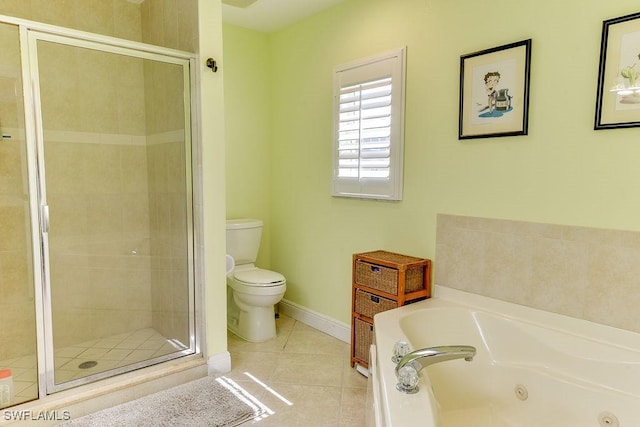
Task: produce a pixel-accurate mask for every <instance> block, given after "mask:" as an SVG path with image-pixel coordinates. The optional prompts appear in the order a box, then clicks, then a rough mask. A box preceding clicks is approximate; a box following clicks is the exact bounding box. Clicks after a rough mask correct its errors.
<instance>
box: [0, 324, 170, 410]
mask: <svg viewBox="0 0 640 427" xmlns="http://www.w3.org/2000/svg"><path fill="white" fill-rule="evenodd" d="M178 350H182V348H179V347H178V346H176V345H175V344H173V343H172V342H170V341H169V340H167V339H166V338H165V337H164V336H162V335H161V334H159V333H158V332H157V331H156V330H155V329H152V328H146V329H139V330H136V331H133V332H128V333H124V334H120V335H114V336H110V337H107V338H102V339H96V340H91V341H86V342H83V343H79V344H74V345H72V346H68V347H63V348H58V349H56V351H55V356H54V364H55V379H56V383H62V382H67V381H71V380H75V379H78V378H82V377H85V376H87V375H91V374H95V373H98V372H103V371H106V370H109V369H114V368H118V367H122V366H126V365H130V364H132V363H136V362H140V361H143V360H146V359H151V358H154V357H159V356H163V355H165V354H169V353H173V352H175V351H178ZM86 362H97V363H96V364H95V366H92V367H89V368H82V367H80V365H81V364H83V363H86ZM90 365H93V364H90ZM83 366H85V365H83ZM0 368H2V369H11V373H12V376H13V399H12V403H11V404H12V405H15V404H18V403H22V402H26V401H29V400H33V399H35V398H37V396H38V385H37V370H36V368H37V366H36V358H35V357H34V356H33V355H30V356H23V357H18V358H15V359H9V360H2V361H0Z"/></svg>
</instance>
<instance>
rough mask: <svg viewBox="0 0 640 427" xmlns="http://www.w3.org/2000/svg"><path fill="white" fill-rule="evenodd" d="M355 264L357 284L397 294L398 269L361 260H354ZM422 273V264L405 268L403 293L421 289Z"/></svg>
mask: <svg viewBox="0 0 640 427" xmlns="http://www.w3.org/2000/svg"><path fill="white" fill-rule="evenodd" d="M355 264H356V283H357V284H359V285H363V286H367V287H369V288H372V289H377V290H380V291H383V292H387V293H389V294H392V295H398V270H396V269H395V268H389V267H385V266H383V265H377V264H371V263H368V262H365V261H361V260H356V263H355ZM423 274H424V273H423V268H422V266H418V267H415V268H409V269H407V271H406V273H405V284H404V286H405V289H404V293H409V292H413V291H418V290H420V289H422V287H423Z"/></svg>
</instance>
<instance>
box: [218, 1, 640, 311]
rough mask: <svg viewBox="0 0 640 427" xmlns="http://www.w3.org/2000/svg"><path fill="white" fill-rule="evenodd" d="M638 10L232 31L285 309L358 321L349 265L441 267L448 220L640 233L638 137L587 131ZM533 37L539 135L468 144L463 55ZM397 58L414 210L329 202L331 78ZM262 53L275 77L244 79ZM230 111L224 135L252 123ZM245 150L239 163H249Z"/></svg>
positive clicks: (351, 16)
mask: <svg viewBox="0 0 640 427" xmlns="http://www.w3.org/2000/svg"><path fill="white" fill-rule="evenodd" d="M636 11H638V6H637V2H635V1H632V0H620V1H617V2H615V3H606V2H601V1H599V0H583V1H580V2H578V1H567V2H557V1H554V2H552V1H550V0H541V1H538V2H528V1H524V0H514V1H510V2H497V3H496V2H494V3H486V2H477V1H473V0H457V1H455V2H453V1H447V0H347V1H345V2H344V3H341V4H339V5H337V6H335V7H333V8H331V9H329V10H327V11H325V12H322V13H320V14H317V15H315V16H312V17H310V18H308V19H305V20H304V21H301V22H299V23H297V24H294V25H292V26H290V27H287V28H285V29H282V30H280V31H277V32H275V33H272V34H261V33H255V32H251V31H248V30H243V29H240V28H237V27H231V26H225V27H224V37H225V44H224V48H225V61H228V63H227V66H228V69H227V74H226V77H225V97H226V98H227V100H228V98H229V97H234V96H236V95H238V96H240V95H239V94H242V96H246V97H247V99H246V102H248V103H253V102H256V103H257V104H259V105H257V108H256V110H254V111H253V112H252V113H254V114H255V115H256V116H255V117H252V118H251V119H255V120H257V121H259V122H260V123H261V126H263V129H265V130H266V132H267V134H268V137H266V138H264V139H261V140H260V142H259V143H258V142H255V143H256V144H260V147H256V150H259V151H260V152H261V153H262V152H263V150H266V151H264V153H265V154H264V155H260V156H255V157H254V158H252V159H251V160H247V162H246V163H244V165H245V166H244V167H242V170H245V171H246V169H248V168H257V169H259V172H257V173H256V175H254V176H253V177H252V179H254V180H256V181H259V180H261V179H266V180H267V181H268V183H265V184H264V185H265V186H266V187H265V190H266V192H268V197H267V198H268V200H267V201H265V202H264V203H265V204H266V205H268V206H269V208H268V213H267V212H264V211H259V209H262V208H261V207H260V208H259V207H257V206H253V207H251V206H246V208H247V211H244V212H246V213H247V214H251V215H254V214H253V212H251V211H249V210H250V209H254V210H255V212H256V213H255V215H259V214H261V213H263V212H264V214H265V217H266V218H268V229H269V232H270V235H269V237H268V238H267V239H266V240H265V241H264V243H263V250H268V251H270V252H269V255H268V258H263V260H264V261H265V264H264V266H266V267H271V268H272V269H274V270H276V271H280V272H282V273H283V274H284V275H285V276H286V277H287V281H288V290H287V294H286V296H285V298H286V299H288V300H290V301H293V302H295V303H298V304H300V305H303V306H305V307H308V308H310V309H312V310H315V311H317V312H320V313H323V314H325V315H327V316H330V317H332V318H335V319H338V320H340V321H343V322H345V323H348V322H349V321H350V320H349V313H350V304H351V303H350V298H351V294H350V280H351V271H350V261H351V255H352V254H353V253H355V252H360V251H367V250H374V249H387V250H391V251H397V252H402V253H406V254H410V255H416V256H424V257H429V258H432V259H434V268H436V269H437V268H438V263H437V259H436V258H435V227H436V215H437V214H438V213H449V214H459V215H472V216H482V217H492V218H503V219H515V220H523V221H533V222H543V223H557V224H566V225H579V226H590V227H601V228H613V229H628V230H640V173H639V170H638V159H640V129H619V130H601V131H594V130H593V118H594V114H595V112H594V109H595V95H596V81H597V73H598V61H599V51H600V37H601V31H602V21H603V20H605V19H610V18H614V17H618V16H622V15H626V14H630V13H633V12H636ZM527 38H532V39H533V48H532V51H533V53H532V68H531V99H530V113H529V135H527V136H519V137H507V138H488V139H475V140H467V141H464V142H461V141H458V139H457V132H458V128H457V127H458V92H459V62H460V55H463V54H466V53H471V52H475V51H477V50H482V49H487V48H491V47H495V46H500V45H503V44H506V43H510V42H515V41H519V40H523V39H527ZM401 46H407V97H406V100H407V101H406V116H405V118H406V121H405V173H404V184H405V187H404V200H402V201H401V202H380V201H367V200H354V199H341V198H332V197H331V196H330V180H331V149H332V69H333V67H334V66H335V65H337V64H342V63H346V62H349V61H352V60H354V59H359V58H362V57H366V56H369V55H372V54H376V53H379V52H384V51H386V50H389V49H392V48H396V47H401ZM240 50H243V51H242V52H240ZM265 50H266V52H267V53H265V52H264V51H265ZM258 54H259V55H260V58H264V59H265V61H267V66H266V67H265V68H268V73H269V76H268V77H266V76H265V75H264V74H263V73H264V72H267V71H265V70H264V69H263V68H262V67H258V66H256V65H255V64H254V65H251V64H248V65H247V61H248V59H249V58H251V57H254V56H255V55H258ZM243 64H244V65H243ZM241 67H242V68H243V69H242V73H244V74H245V76H246V78H248V79H249V80H251V81H252V83H250V84H265V85H267V86H268V88H269V91H270V92H268V93H267V94H266V95H264V94H262V93H260V94H259V95H258V98H259V99H258V100H255V99H253V94H252V93H251V91H243V90H242V87H241V85H240V84H239V83H238V82H236V83H235V84H232V83H233V82H231V81H230V80H229V79H228V76H229V74H230V73H232V72H233V73H235V72H236V71H237V72H240V68H241ZM265 78H267V79H268V80H265ZM245 83H246V82H245ZM225 108H226V110H225V113H226V118H227V119H226V125H227V131H228V133H229V134H230V133H231V129H232V128H233V127H234V126H235V127H239V126H240V125H241V123H245V121H246V119H248V117H246V116H245V115H244V111H242V110H241V109H239V108H234V109H232V108H230V105H229V103H228V101H227V103H226V104H225ZM265 118H267V123H263V122H262V120H264V119H265ZM246 125H247V124H246V123H245V126H246ZM227 143H228V144H241V145H243V148H242V149H240V148H239V147H238V148H237V149H238V153H240V152H241V151H242V150H247V149H250V148H251V147H250V146H249V141H247V140H243V141H241V142H238V141H231V140H228V141H227ZM262 144H264V145H262ZM235 149H236V148H232V147H228V156H227V164H229V165H231V164H232V163H236V164H237V163H239V162H240V163H241V162H243V161H245V160H246V158H245V159H240V158H239V157H237V156H236V155H234V154H233V151H232V150H235ZM229 169H231V167H230V168H229ZM243 179H244V176H243V174H242V173H239V172H238V171H235V172H234V171H230V170H228V171H227V192H228V193H231V192H237V193H236V194H235V195H234V196H233V197H234V200H232V199H231V197H229V198H228V206H227V212H228V214H229V213H234V214H235V213H238V212H240V211H241V209H240V208H239V206H240V205H241V204H242V202H241V200H242V199H243V198H250V197H253V195H256V194H258V191H257V190H256V189H254V188H247V183H246V182H245V181H243ZM245 203H246V202H245ZM257 212H260V213H257ZM264 246H268V248H265V247H264Z"/></svg>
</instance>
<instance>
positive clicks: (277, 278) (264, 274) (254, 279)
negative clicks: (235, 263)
mask: <svg viewBox="0 0 640 427" xmlns="http://www.w3.org/2000/svg"><path fill="white" fill-rule="evenodd" d="M233 278H234V279H235V280H237V281H238V282H240V283H242V284H243V285H246V286H259V287H269V286H280V285H283V284H284V283H285V278H284V276H283V275H282V274H280V273H276V272H275V271H271V270H264V269H262V268H252V269H250V270H240V271H236V272H235V273H234V274H233Z"/></svg>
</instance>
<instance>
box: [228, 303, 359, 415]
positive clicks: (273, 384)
mask: <svg viewBox="0 0 640 427" xmlns="http://www.w3.org/2000/svg"><path fill="white" fill-rule="evenodd" d="M228 345H229V352H230V353H231V365H232V370H231V372H230V373H229V374H226V375H225V376H226V377H228V378H231V379H232V380H234V381H236V382H237V383H238V384H239V385H240V386H242V387H243V388H244V389H246V390H247V391H248V392H250V393H251V394H253V395H254V396H255V397H256V398H258V399H259V400H260V401H261V402H262V403H263V404H265V405H266V406H267V407H268V408H269V409H270V410H272V411H273V412H274V413H273V414H271V415H269V416H267V417H266V418H263V419H260V420H254V421H252V422H249V423H247V424H246V425H251V426H253V425H256V426H261V427H262V426H264V427H266V426H279V427H294V426H305V427H307V426H309V427H313V426H345V427H347V426H348V427H358V426H364V425H365V404H366V393H367V389H366V387H367V379H366V378H365V377H363V376H362V375H360V374H359V373H357V372H356V370H355V369H353V368H351V364H350V354H349V344H347V343H345V342H344V341H341V340H339V339H337V338H334V337H332V336H329V335H327V334H325V333H323V332H320V331H318V330H316V329H314V328H312V327H310V326H307V325H305V324H304V323H301V322H299V321H295V320H293V319H292V318H290V317H287V316H285V315H283V314H282V313H281V314H280V318H279V319H277V320H276V338H275V339H272V340H269V341H267V342H263V343H250V342H247V341H244V340H242V339H240V338H238V337H237V336H235V335H234V334H232V333H231V332H229V333H228Z"/></svg>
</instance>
